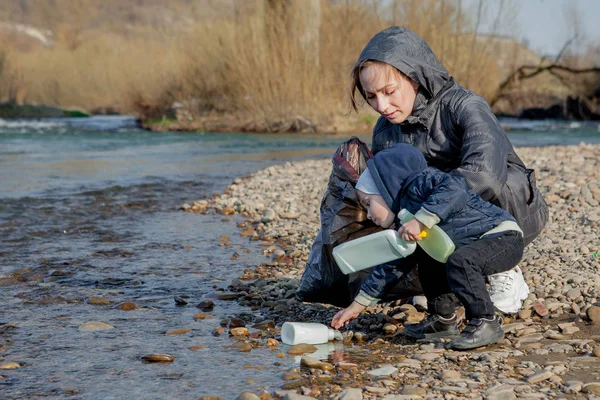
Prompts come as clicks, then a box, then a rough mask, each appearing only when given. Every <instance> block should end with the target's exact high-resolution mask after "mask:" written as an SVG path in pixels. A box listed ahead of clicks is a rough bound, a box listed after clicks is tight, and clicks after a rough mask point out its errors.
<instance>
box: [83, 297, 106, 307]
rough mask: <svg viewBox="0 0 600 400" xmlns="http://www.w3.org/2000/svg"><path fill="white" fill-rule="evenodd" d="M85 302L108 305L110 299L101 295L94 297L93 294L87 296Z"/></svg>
mask: <svg viewBox="0 0 600 400" xmlns="http://www.w3.org/2000/svg"><path fill="white" fill-rule="evenodd" d="M87 303H88V304H93V305H96V306H108V305H110V301H108V300H106V299H105V298H103V297H95V296H92V297H90V298H88V299H87Z"/></svg>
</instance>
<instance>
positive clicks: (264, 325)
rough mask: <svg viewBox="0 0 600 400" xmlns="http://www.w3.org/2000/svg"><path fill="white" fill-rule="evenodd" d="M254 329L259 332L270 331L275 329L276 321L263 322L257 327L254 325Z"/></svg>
mask: <svg viewBox="0 0 600 400" xmlns="http://www.w3.org/2000/svg"><path fill="white" fill-rule="evenodd" d="M252 327H253V328H254V329H257V330H259V331H267V330H269V329H275V322H274V321H263V322H261V323H258V324H256V325H253V326H252Z"/></svg>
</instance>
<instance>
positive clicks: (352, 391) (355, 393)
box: [338, 388, 363, 400]
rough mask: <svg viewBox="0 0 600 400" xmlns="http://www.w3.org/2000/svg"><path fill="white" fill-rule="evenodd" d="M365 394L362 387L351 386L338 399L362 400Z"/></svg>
mask: <svg viewBox="0 0 600 400" xmlns="http://www.w3.org/2000/svg"><path fill="white" fill-rule="evenodd" d="M362 399H363V394H362V390H361V389H356V388H349V389H346V390H344V391H343V392H342V393H340V397H339V398H338V400H362Z"/></svg>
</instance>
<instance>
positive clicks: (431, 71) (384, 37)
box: [358, 26, 548, 244]
mask: <svg viewBox="0 0 600 400" xmlns="http://www.w3.org/2000/svg"><path fill="white" fill-rule="evenodd" d="M366 60H375V61H380V62H384V63H387V64H390V65H392V66H394V67H395V68H397V69H398V70H399V71H401V72H402V73H404V74H405V75H406V76H408V77H409V78H410V79H412V80H413V81H415V82H417V83H418V84H419V89H418V92H417V98H416V100H415V105H414V107H413V112H412V114H411V115H410V116H409V117H408V118H407V119H406V121H405V122H403V123H401V124H392V123H390V122H389V121H388V120H387V119H386V118H384V117H380V118H379V120H378V121H377V124H376V125H375V128H374V129H373V143H372V146H371V150H372V151H373V153H374V154H376V153H377V152H378V151H381V150H383V149H386V148H388V147H390V146H391V145H392V144H394V143H407V144H410V145H412V146H414V147H416V148H417V149H419V151H420V152H421V153H422V154H423V155H424V157H425V159H426V161H427V164H428V165H430V166H433V167H436V168H438V169H440V170H442V171H444V172H449V173H451V174H459V175H461V176H462V177H464V178H465V179H466V181H467V183H468V184H469V186H470V187H471V189H473V191H474V192H475V193H477V194H479V195H480V196H481V197H482V198H483V199H484V200H487V201H490V202H492V203H494V204H496V205H499V206H500V207H502V208H503V209H505V210H507V211H508V212H509V213H511V214H512V215H513V216H514V217H515V218H516V219H517V222H518V224H519V226H520V227H521V229H522V230H523V234H524V241H525V244H528V243H530V242H531V241H532V240H533V239H534V238H535V237H536V236H537V235H538V234H539V233H540V232H541V230H542V228H543V227H544V225H545V224H546V222H547V219H548V207H547V205H546V203H545V201H544V199H543V197H542V195H541V193H540V192H539V190H538V189H537V187H536V184H535V174H534V171H533V170H532V169H528V168H526V167H525V165H524V164H523V162H522V161H521V159H520V158H519V157H518V156H517V154H516V152H515V150H514V148H513V146H512V144H511V143H510V141H509V139H508V137H507V135H506V133H505V132H504V130H503V129H502V127H501V126H500V124H499V123H498V120H497V119H496V117H495V116H494V114H493V113H492V111H491V109H490V107H489V105H488V104H487V102H486V101H485V99H483V98H482V97H481V96H479V95H477V94H475V93H473V92H471V91H469V90H467V89H465V88H463V87H462V86H460V85H459V84H457V83H456V82H454V79H453V78H452V77H451V76H450V75H449V74H448V71H446V69H445V68H444V67H443V66H442V64H441V63H440V62H439V61H438V59H437V58H436V57H435V55H434V54H433V51H432V50H431V48H430V47H429V45H428V44H427V43H426V42H425V41H424V40H423V39H422V38H421V37H420V36H419V35H417V34H416V33H414V32H412V31H411V30H409V29H406V28H403V27H398V26H393V27H391V28H388V29H386V30H384V31H382V32H380V33H378V34H377V35H375V36H374V37H373V38H372V39H371V41H370V42H369V43H368V44H367V46H366V47H365V48H364V50H363V52H362V53H361V55H360V57H359V60H358V63H361V62H363V61H366ZM359 90H360V91H361V94H362V95H363V97H364V93H362V89H361V88H360V86H359Z"/></svg>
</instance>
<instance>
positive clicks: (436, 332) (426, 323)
mask: <svg viewBox="0 0 600 400" xmlns="http://www.w3.org/2000/svg"><path fill="white" fill-rule="evenodd" d="M458 334H459V332H458V323H457V320H456V314H454V315H452V317H451V318H442V316H440V315H437V314H431V315H429V316H428V317H427V318H425V319H424V320H423V321H421V322H419V323H418V324H410V325H405V326H404V335H405V336H408V337H411V338H413V339H436V338H447V337H455V336H457V335H458Z"/></svg>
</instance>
